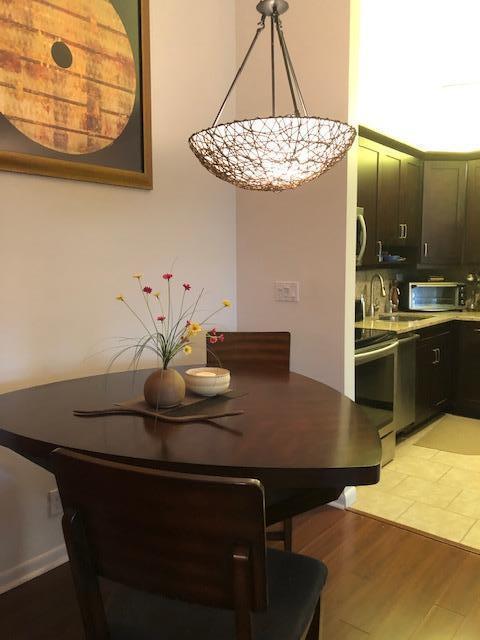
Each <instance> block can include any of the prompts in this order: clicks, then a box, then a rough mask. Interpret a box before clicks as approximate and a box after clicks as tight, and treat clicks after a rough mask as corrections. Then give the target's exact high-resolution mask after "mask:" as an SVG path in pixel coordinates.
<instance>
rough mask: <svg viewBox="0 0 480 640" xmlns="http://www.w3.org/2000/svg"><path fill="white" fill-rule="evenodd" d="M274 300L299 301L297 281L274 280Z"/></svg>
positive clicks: (298, 284)
mask: <svg viewBox="0 0 480 640" xmlns="http://www.w3.org/2000/svg"><path fill="white" fill-rule="evenodd" d="M274 287H275V300H276V302H300V283H299V282H275V285H274Z"/></svg>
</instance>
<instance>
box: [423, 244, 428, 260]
mask: <svg viewBox="0 0 480 640" xmlns="http://www.w3.org/2000/svg"><path fill="white" fill-rule="evenodd" d="M423 255H424V256H425V258H428V242H424V243H423Z"/></svg>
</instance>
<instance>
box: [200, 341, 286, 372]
mask: <svg viewBox="0 0 480 640" xmlns="http://www.w3.org/2000/svg"><path fill="white" fill-rule="evenodd" d="M224 336H225V339H224V341H223V342H216V343H215V344H210V342H209V341H208V339H207V364H208V366H212V367H217V366H219V361H220V363H221V366H222V367H227V368H232V369H235V368H236V367H237V368H242V367H244V368H245V367H248V368H249V369H250V370H254V369H261V370H268V371H283V372H288V371H289V370H290V333H288V332H285V331H273V332H267V331H260V332H259V331H234V332H227V333H224Z"/></svg>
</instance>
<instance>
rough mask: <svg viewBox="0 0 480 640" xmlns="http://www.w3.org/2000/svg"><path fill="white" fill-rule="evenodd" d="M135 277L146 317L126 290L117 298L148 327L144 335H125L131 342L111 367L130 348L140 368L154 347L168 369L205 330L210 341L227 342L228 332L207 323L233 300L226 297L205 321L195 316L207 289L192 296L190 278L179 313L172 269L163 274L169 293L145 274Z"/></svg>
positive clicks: (184, 288)
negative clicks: (145, 278) (154, 285)
mask: <svg viewBox="0 0 480 640" xmlns="http://www.w3.org/2000/svg"><path fill="white" fill-rule="evenodd" d="M133 278H135V280H137V281H138V285H139V288H140V293H141V295H142V298H143V302H144V304H145V307H146V318H144V317H142V315H141V314H140V313H139V312H137V311H136V310H135V308H134V307H133V306H132V305H131V304H130V303H129V302H128V300H127V299H126V297H125V296H124V295H122V294H120V295H118V296H117V297H116V299H117V300H118V301H120V302H122V303H123V304H124V305H125V306H126V307H127V309H128V310H129V311H130V312H131V313H132V314H133V316H134V317H135V318H136V319H137V320H138V321H139V323H140V325H141V326H142V328H143V330H144V335H143V336H142V337H141V338H140V339H133V338H122V340H123V341H124V342H125V341H126V342H130V343H132V344H128V345H127V346H124V347H123V348H122V349H121V350H120V351H119V353H117V354H116V355H115V356H114V357H113V358H112V360H111V361H110V365H109V369H110V368H111V367H112V365H113V363H114V362H115V361H116V360H117V359H118V358H119V357H120V356H122V355H124V354H125V353H127V352H128V351H130V350H133V351H134V355H133V358H132V362H131V366H133V368H135V369H136V368H137V367H138V364H139V361H140V359H141V357H142V355H143V353H144V352H145V351H152V352H153V353H155V354H156V356H157V361H158V367H159V368H162V369H167V368H168V366H169V364H170V362H171V361H172V360H173V359H174V358H175V356H176V355H177V354H178V353H180V352H181V351H183V353H185V354H186V355H189V354H191V353H192V347H191V344H190V342H191V338H192V337H193V336H195V335H197V334H199V333H201V332H202V331H204V330H205V331H206V336H207V339H208V341H209V342H210V344H215V343H217V342H223V340H224V335H223V334H221V333H218V332H217V330H216V329H215V328H213V329H211V330H206V329H205V327H206V325H207V323H208V322H209V321H210V320H211V318H213V316H215V315H216V314H217V313H219V312H220V311H221V310H223V309H226V308H230V307H231V306H232V303H231V302H230V300H222V303H221V306H220V307H219V308H218V309H216V310H215V311H214V312H213V313H211V314H209V315H208V316H207V317H206V318H205V319H204V320H203V321H202V322H197V321H196V320H195V316H196V314H197V312H198V306H199V303H200V300H201V299H202V297H203V295H204V289H202V290H201V291H200V293H199V294H198V295H197V296H196V297H195V298H194V299H193V300H189V297H190V296H191V291H192V287H191V285H190V284H189V283H188V282H184V283H183V284H182V286H181V288H182V296H181V302H180V306H179V308H178V309H177V312H176V313H175V310H174V308H173V307H174V305H173V301H172V293H173V292H172V280H174V276H173V274H172V273H164V274H163V276H162V278H163V280H164V281H165V283H166V294H162V293H161V292H160V291H154V289H153V288H152V287H151V286H149V285H146V284H144V282H143V274H141V273H135V274H133Z"/></svg>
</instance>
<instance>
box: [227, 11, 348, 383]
mask: <svg viewBox="0 0 480 640" xmlns="http://www.w3.org/2000/svg"><path fill="white" fill-rule="evenodd" d="M237 22H238V44H237V56H238V57H239V59H240V57H241V56H242V55H243V53H244V51H245V50H246V46H247V43H248V42H249V41H250V39H251V37H252V35H253V33H254V29H255V22H256V15H255V11H254V10H253V6H251V5H250V4H249V3H245V2H243V0H237ZM283 22H284V27H285V35H286V39H287V43H288V45H289V48H290V53H291V56H292V58H293V62H294V65H295V67H296V70H297V75H298V76H299V81H300V83H301V85H302V89H303V93H304V96H305V99H306V101H307V106H308V107H309V111H310V113H311V114H314V115H319V116H320V115H321V116H327V117H332V118H335V119H340V120H346V119H347V118H349V115H350V114H349V84H350V82H351V78H350V74H349V58H350V51H349V47H350V0H322V2H318V0H302V2H291V3H290V11H289V12H288V13H287V14H286V15H285V16H284V18H283ZM268 44H269V43H268V36H267V34H264V35H263V40H262V43H261V46H260V47H259V49H258V50H257V51H256V52H255V55H254V57H253V59H252V61H251V63H250V64H249V66H248V67H247V69H246V71H245V75H244V78H243V79H242V80H241V83H240V88H239V90H238V92H237V116H238V117H253V116H255V115H263V114H267V113H269V108H270V95H269V78H268V70H269V67H268ZM279 77H281V80H282V83H281V84H282V87H284V89H283V90H282V93H281V96H280V107H279V110H278V112H279V113H291V111H292V109H291V106H290V102H289V100H288V95H287V92H286V82H285V78H284V74H282V76H280V74H279ZM347 173H348V172H347V161H346V160H344V161H342V162H341V163H340V164H339V165H337V166H336V167H334V168H333V169H332V170H331V171H329V172H328V173H326V174H325V175H324V176H322V177H321V178H320V179H319V180H317V181H315V182H313V183H311V184H308V185H306V186H305V187H302V188H300V189H297V190H295V191H292V192H284V193H280V194H274V195H272V194H269V193H252V192H247V191H239V192H238V194H237V255H238V261H237V270H238V279H237V291H238V307H239V315H238V319H239V328H240V329H242V330H253V329H257V330H290V331H291V332H292V368H293V370H294V371H298V372H300V373H303V374H305V375H308V376H312V377H314V378H316V379H318V380H321V381H323V382H325V383H327V384H329V385H331V386H333V387H335V388H336V389H340V390H343V389H344V388H346V386H348V391H350V390H351V380H352V377H353V376H352V374H351V373H349V375H347V371H346V367H345V360H347V362H348V365H347V366H348V367H349V369H351V370H353V354H352V349H353V347H352V343H353V336H352V335H351V333H352V328H351V327H352V325H353V295H354V293H353V292H354V256H353V243H352V233H353V232H352V229H353V225H354V220H355V217H354V208H353V207H354V205H355V193H354V189H353V188H352V187H351V186H350V189H349V190H348V191H347V177H348V176H347ZM347 209H348V212H349V213H348V215H347ZM347 237H348V251H347ZM349 252H351V253H352V255H350V253H349ZM275 280H288V281H290V280H293V281H299V282H300V296H301V301H300V303H298V304H297V303H279V302H274V299H273V283H274V281H275ZM347 290H348V292H349V293H348V296H346V291H347ZM347 297H348V298H349V299H350V297H351V302H350V301H349V305H348V307H347V306H346V298H347ZM346 318H350V320H349V322H347V321H346ZM347 332H349V335H346V334H347ZM346 344H347V347H346ZM347 356H348V357H347Z"/></svg>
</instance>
